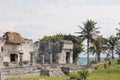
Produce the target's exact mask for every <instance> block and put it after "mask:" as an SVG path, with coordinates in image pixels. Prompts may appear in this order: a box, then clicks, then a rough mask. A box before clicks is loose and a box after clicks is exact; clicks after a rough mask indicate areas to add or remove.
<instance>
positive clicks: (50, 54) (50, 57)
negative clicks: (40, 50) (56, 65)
mask: <svg viewBox="0 0 120 80" xmlns="http://www.w3.org/2000/svg"><path fill="white" fill-rule="evenodd" d="M49 59H50V62H49V63H50V64H52V59H53V58H52V53H51V52H49Z"/></svg>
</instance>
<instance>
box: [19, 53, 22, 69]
mask: <svg viewBox="0 0 120 80" xmlns="http://www.w3.org/2000/svg"><path fill="white" fill-rule="evenodd" d="M19 58H20V60H19V66H20V67H22V66H23V52H19Z"/></svg>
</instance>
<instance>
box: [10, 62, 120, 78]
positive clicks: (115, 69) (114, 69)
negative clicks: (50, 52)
mask: <svg viewBox="0 0 120 80" xmlns="http://www.w3.org/2000/svg"><path fill="white" fill-rule="evenodd" d="M42 79H43V80H68V79H69V77H68V76H64V77H47V76H43V77H28V78H21V79H8V80H42ZM87 80H120V64H117V63H116V61H112V65H111V66H110V67H109V68H107V69H104V67H103V64H100V65H99V67H98V70H94V71H93V72H92V73H90V75H89V77H88V78H87Z"/></svg>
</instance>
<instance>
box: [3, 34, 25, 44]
mask: <svg viewBox="0 0 120 80" xmlns="http://www.w3.org/2000/svg"><path fill="white" fill-rule="evenodd" d="M3 38H4V39H5V42H6V44H22V43H24V42H25V41H24V38H23V37H22V36H21V35H20V34H19V33H17V32H6V33H5V34H4V35H3Z"/></svg>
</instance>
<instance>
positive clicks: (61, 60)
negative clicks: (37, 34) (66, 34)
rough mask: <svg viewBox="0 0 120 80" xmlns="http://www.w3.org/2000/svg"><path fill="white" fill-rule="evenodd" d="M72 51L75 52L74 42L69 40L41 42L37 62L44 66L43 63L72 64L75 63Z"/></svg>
mask: <svg viewBox="0 0 120 80" xmlns="http://www.w3.org/2000/svg"><path fill="white" fill-rule="evenodd" d="M72 50H73V43H72V41H68V40H60V41H40V44H39V50H38V54H37V60H38V62H40V63H42V64H43V63H45V64H46V63H47V64H49V63H53V64H72V63H73V56H72V55H73V51H72ZM67 53H68V54H67ZM51 59H52V60H51Z"/></svg>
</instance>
